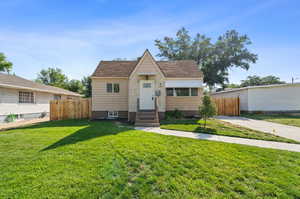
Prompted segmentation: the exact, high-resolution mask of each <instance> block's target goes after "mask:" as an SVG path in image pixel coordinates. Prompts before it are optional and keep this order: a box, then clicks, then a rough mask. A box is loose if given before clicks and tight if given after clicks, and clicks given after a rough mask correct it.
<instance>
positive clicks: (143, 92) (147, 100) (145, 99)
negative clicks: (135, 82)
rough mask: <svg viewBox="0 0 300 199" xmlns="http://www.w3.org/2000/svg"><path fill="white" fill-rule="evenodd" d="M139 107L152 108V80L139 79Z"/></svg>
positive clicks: (142, 108) (143, 108)
mask: <svg viewBox="0 0 300 199" xmlns="http://www.w3.org/2000/svg"><path fill="white" fill-rule="evenodd" d="M140 109H141V110H154V81H153V80H141V81H140Z"/></svg>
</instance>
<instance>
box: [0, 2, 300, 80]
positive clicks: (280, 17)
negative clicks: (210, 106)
mask: <svg viewBox="0 0 300 199" xmlns="http://www.w3.org/2000/svg"><path fill="white" fill-rule="evenodd" d="M0 11H1V12H0V19H1V20H0V52H3V53H4V54H5V55H6V57H7V59H8V60H9V61H11V62H13V64H14V65H13V71H12V72H14V73H15V74H16V75H19V76H22V77H25V78H28V79H35V78H36V77H37V73H38V72H39V71H40V70H42V69H45V68H48V67H58V68H61V69H62V70H63V72H64V73H65V74H66V75H67V76H68V77H69V79H81V78H82V77H83V76H88V75H91V74H92V72H93V71H94V70H95V68H96V66H97V64H98V62H99V61H100V60H111V59H115V58H126V59H134V58H136V57H138V56H141V55H142V54H143V52H144V50H145V49H146V48H148V49H149V50H150V52H151V53H152V55H154V56H156V55H157V54H158V49H157V47H156V46H155V45H154V40H155V39H162V38H163V37H164V36H174V35H175V34H176V32H177V30H178V29H180V28H181V27H185V28H186V29H187V30H189V33H190V34H191V35H195V34H196V33H200V34H205V35H206V36H208V37H211V38H212V39H216V38H217V37H218V36H219V35H221V34H223V33H225V32H226V31H227V30H231V29H235V30H237V31H238V32H239V33H240V34H247V35H248V36H249V37H250V39H251V41H252V44H251V45H250V46H249V47H248V48H249V49H250V51H251V52H253V53H256V54H258V61H257V63H255V64H251V67H250V69H249V70H248V71H245V70H241V69H237V68H233V69H230V76H229V79H230V82H231V83H239V82H240V81H241V80H243V79H245V78H246V77H247V76H249V75H259V76H266V75H275V76H278V77H280V78H281V79H282V80H284V81H287V82H290V81H291V79H292V77H294V78H298V80H297V81H299V82H300V62H299V61H298V60H299V57H300V37H299V36H300V20H299V19H300V1H299V0H243V1H240V0H226V1H225V0H224V1H223V0H218V1H211V0H208V1H205V0H201V1H199V0H160V1H158V0H157V1H154V0H152V1H150V0H137V1H135V0H127V1H126V0H123V1H115V0H64V1H62V0H1V1H0ZM156 58H157V59H159V58H158V57H156Z"/></svg>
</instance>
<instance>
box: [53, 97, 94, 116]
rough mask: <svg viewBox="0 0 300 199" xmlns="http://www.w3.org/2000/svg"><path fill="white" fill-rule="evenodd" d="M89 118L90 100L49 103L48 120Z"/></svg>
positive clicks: (67, 100) (54, 101)
mask: <svg viewBox="0 0 300 199" xmlns="http://www.w3.org/2000/svg"><path fill="white" fill-rule="evenodd" d="M90 117H91V99H90V98H87V99H76V100H74V99H66V100H51V101H50V120H65V119H83V118H90Z"/></svg>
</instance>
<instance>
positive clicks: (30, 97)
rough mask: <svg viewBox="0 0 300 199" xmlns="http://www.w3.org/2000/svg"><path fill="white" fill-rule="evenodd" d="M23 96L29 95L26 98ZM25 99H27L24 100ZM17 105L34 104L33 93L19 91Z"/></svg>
mask: <svg viewBox="0 0 300 199" xmlns="http://www.w3.org/2000/svg"><path fill="white" fill-rule="evenodd" d="M24 94H29V95H28V96H26V95H24ZM26 97H27V98H28V99H25V98H26ZM18 103H19V104H35V93H34V92H32V91H19V97H18Z"/></svg>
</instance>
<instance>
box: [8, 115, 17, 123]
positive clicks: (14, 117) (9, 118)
mask: <svg viewBox="0 0 300 199" xmlns="http://www.w3.org/2000/svg"><path fill="white" fill-rule="evenodd" d="M16 119H17V115H16V114H12V113H11V114H9V115H8V116H7V117H6V118H5V121H6V122H14V121H15V120H16Z"/></svg>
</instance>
